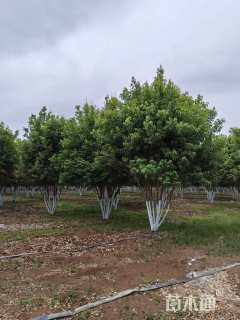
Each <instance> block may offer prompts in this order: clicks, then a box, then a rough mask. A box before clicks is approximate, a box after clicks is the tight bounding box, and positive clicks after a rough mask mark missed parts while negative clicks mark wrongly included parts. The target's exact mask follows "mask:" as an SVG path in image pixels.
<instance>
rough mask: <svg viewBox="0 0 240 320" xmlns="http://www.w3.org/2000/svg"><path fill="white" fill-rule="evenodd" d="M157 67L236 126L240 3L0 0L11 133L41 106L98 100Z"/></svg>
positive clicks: (1, 71) (0, 99) (0, 80)
mask: <svg viewBox="0 0 240 320" xmlns="http://www.w3.org/2000/svg"><path fill="white" fill-rule="evenodd" d="M160 64H161V65H163V67H164V69H165V71H166V75H167V77H168V78H171V79H172V80H173V81H174V82H175V83H176V84H177V85H179V86H180V87H181V88H182V89H183V90H184V91H185V90H186V91H188V92H189V93H190V94H192V95H196V94H201V95H203V96H204V98H205V100H207V101H208V102H209V103H210V105H211V106H215V107H216V109H217V110H218V113H219V116H220V117H224V118H225V119H226V123H225V129H224V132H227V131H228V129H229V128H230V127H232V126H240V123H239V120H240V105H239V103H240V1H238V0H211V1H210V0H195V1H193V0H181V1H179V0H168V1H166V0H165V1H163V0H138V1H137V0H121V1H117V0H101V1H100V0H88V1H81V0H68V1H64V0H30V1H29V0H21V1H20V0H11V1H8V0H0V121H4V122H5V123H6V124H7V125H9V126H10V127H11V128H12V129H14V130H15V129H21V128H22V127H23V126H24V125H25V124H26V121H27V118H28V117H29V115H30V114H31V113H37V112H38V111H39V109H40V108H41V106H43V105H46V106H48V107H49V108H50V110H52V111H54V112H57V113H58V114H61V115H65V116H72V115H73V113H74V106H75V105H77V104H82V103H84V102H85V101H86V99H87V100H88V102H90V103H94V104H97V105H100V106H101V104H102V102H103V99H104V97H105V96H106V95H107V94H110V95H111V94H113V95H117V94H119V92H120V91H121V90H122V88H123V87H124V86H127V85H128V84H129V82H130V78H131V76H133V75H134V76H135V77H136V78H137V79H138V80H140V81H145V80H149V81H150V80H151V79H152V77H153V76H154V73H155V71H156V68H157V67H158V66H159V65H160Z"/></svg>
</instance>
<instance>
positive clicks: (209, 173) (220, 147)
mask: <svg viewBox="0 0 240 320" xmlns="http://www.w3.org/2000/svg"><path fill="white" fill-rule="evenodd" d="M226 147H227V137H226V136H224V135H216V136H214V137H213V138H212V139H209V141H208V144H206V146H205V148H204V152H203V153H202V157H201V159H202V161H205V164H202V170H203V174H204V179H203V183H202V184H203V185H204V186H205V187H206V189H207V199H208V201H209V202H211V203H213V202H214V199H215V196H216V193H217V189H218V187H220V186H222V185H223V184H222V181H223V170H224V163H225V161H226Z"/></svg>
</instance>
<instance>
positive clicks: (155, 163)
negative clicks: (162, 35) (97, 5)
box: [0, 68, 240, 231]
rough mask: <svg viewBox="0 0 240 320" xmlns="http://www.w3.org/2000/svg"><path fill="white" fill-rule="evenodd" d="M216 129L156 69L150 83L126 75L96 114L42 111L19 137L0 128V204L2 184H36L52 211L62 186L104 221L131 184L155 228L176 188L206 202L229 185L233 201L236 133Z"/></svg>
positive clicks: (205, 111) (213, 117)
mask: <svg viewBox="0 0 240 320" xmlns="http://www.w3.org/2000/svg"><path fill="white" fill-rule="evenodd" d="M222 125H223V120H219V119H217V113H216V110H215V109H214V108H210V107H209V106H208V104H207V103H205V102H204V100H203V99H202V97H201V96H198V97H197V98H196V99H194V98H192V97H191V96H190V95H188V94H187V93H182V92H181V90H180V89H179V88H178V87H177V86H176V85H175V84H174V83H173V82H172V81H169V80H166V78H165V76H164V71H163V69H162V68H159V69H158V70H157V73H156V75H155V78H154V80H153V81H152V82H151V83H147V82H146V83H144V84H141V83H140V82H138V81H136V80H135V79H134V78H133V79H132V81H131V85H130V87H129V88H124V89H123V91H122V93H121V95H120V97H119V98H116V97H107V98H106V99H105V105H104V107H103V108H101V109H99V108H97V107H96V106H93V105H89V104H85V105H84V106H83V107H79V106H78V107H76V112H75V116H74V117H73V118H72V119H65V118H63V117H59V116H57V115H54V114H52V113H51V112H48V111H47V108H46V107H44V108H42V110H41V111H40V113H39V114H38V115H32V116H31V117H30V118H29V121H28V126H27V128H25V134H24V138H23V139H19V138H18V137H17V135H16V134H14V133H12V132H11V131H10V130H9V129H8V128H6V127H5V126H4V125H3V124H1V125H0V199H1V201H0V205H1V204H2V195H3V193H4V190H5V189H6V187H9V186H13V187H14V186H15V187H16V186H20V185H21V186H31V187H37V188H39V190H41V191H42V193H43V196H44V201H45V204H46V207H47V210H48V212H49V213H51V214H53V213H54V211H55V209H56V205H57V200H58V199H59V197H60V193H61V189H62V187H63V186H77V187H88V188H91V189H94V190H96V193H97V197H98V201H99V204H100V208H101V212H102V218H103V219H108V218H109V217H110V216H111V213H112V209H113V207H114V206H116V205H117V203H118V199H119V193H120V188H121V187H122V186H131V185H132V186H134V185H137V186H139V187H140V188H141V189H142V190H143V192H144V195H145V200H146V206H147V213H148V217H149V223H150V227H151V230H152V231H156V230H158V228H159V227H160V225H161V224H162V223H163V221H164V219H165V217H166V215H167V213H168V210H169V206H170V203H171V200H172V199H173V196H174V194H175V192H176V190H177V189H179V188H181V187H185V186H192V185H195V186H200V185H204V186H206V187H207V189H208V191H209V197H210V198H211V199H212V198H214V194H215V189H216V187H217V186H229V187H231V188H233V190H234V195H235V199H236V200H237V199H238V200H239V190H240V129H238V128H234V129H232V130H231V132H230V135H229V136H223V135H220V131H221V129H222Z"/></svg>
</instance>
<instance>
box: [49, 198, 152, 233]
mask: <svg viewBox="0 0 240 320" xmlns="http://www.w3.org/2000/svg"><path fill="white" fill-rule="evenodd" d="M51 219H52V220H54V219H58V220H62V221H63V222H65V223H66V222H67V223H69V224H70V225H72V226H77V227H80V228H82V227H84V228H91V229H94V230H96V231H103V232H108V231H109V232H112V231H133V230H139V229H145V230H147V229H148V220H147V215H146V214H145V212H144V210H141V211H131V210H127V209H126V208H124V206H123V207H121V208H120V209H117V210H113V214H112V217H111V218H110V219H109V220H108V221H102V220H101V211H100V208H99V207H98V206H96V205H86V204H82V205H81V204H78V203H76V202H66V201H61V203H60V204H59V207H58V211H57V213H56V215H55V216H53V217H51Z"/></svg>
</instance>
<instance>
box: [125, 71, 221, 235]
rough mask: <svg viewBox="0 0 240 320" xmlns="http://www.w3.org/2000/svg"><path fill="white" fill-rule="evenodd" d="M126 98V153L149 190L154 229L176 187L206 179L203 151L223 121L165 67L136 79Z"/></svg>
mask: <svg viewBox="0 0 240 320" xmlns="http://www.w3.org/2000/svg"><path fill="white" fill-rule="evenodd" d="M121 98H122V101H123V106H122V109H121V110H122V111H121V112H122V118H123V125H124V129H123V133H124V148H125V152H124V154H125V156H126V157H127V159H128V161H129V166H130V169H131V172H132V175H133V177H134V178H135V180H136V182H137V183H138V184H139V185H140V187H142V189H143V190H144V193H145V199H146V206H147V212H148V217H149V222H150V227H151V230H152V231H157V230H158V229H159V227H160V225H161V224H162V223H163V221H164V219H165V218H166V215H167V213H168V210H169V206H170V203H171V200H172V197H173V194H174V190H175V188H176V187H177V186H178V185H179V184H182V185H187V184H192V182H193V181H199V179H201V178H202V176H203V170H202V169H203V168H202V161H201V157H200V155H201V154H202V153H203V152H204V149H205V145H207V144H209V141H211V139H212V138H213V137H214V135H215V133H216V132H217V131H218V130H219V129H220V127H221V121H218V120H215V118H216V111H215V110H214V109H209V108H208V105H207V104H206V103H204V101H203V100H202V98H201V97H197V98H196V99H193V98H192V97H190V96H189V95H188V94H183V93H181V91H180V89H179V88H178V87H176V86H175V85H174V84H173V83H172V82H171V81H167V80H166V79H165V77H164V71H163V69H162V68H160V69H158V71H157V74H156V76H155V78H154V80H153V82H152V83H151V84H148V83H144V84H143V85H141V84H140V83H139V82H137V81H136V80H135V79H132V82H131V86H130V89H126V88H125V89H124V90H123V92H122V95H121ZM206 156H207V155H206Z"/></svg>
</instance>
